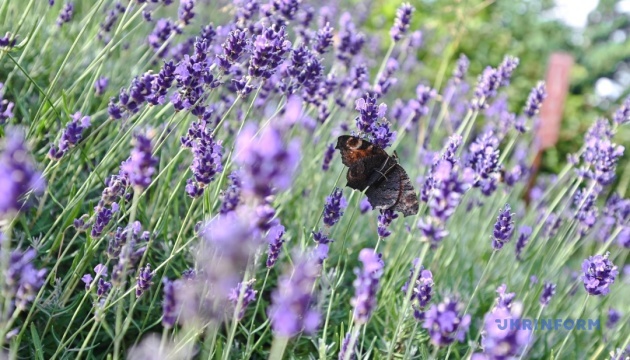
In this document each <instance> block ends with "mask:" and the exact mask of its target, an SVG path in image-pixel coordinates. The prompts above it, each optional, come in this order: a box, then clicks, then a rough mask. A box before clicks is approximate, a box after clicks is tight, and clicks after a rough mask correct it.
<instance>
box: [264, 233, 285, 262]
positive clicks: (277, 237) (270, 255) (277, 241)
mask: <svg viewBox="0 0 630 360" xmlns="http://www.w3.org/2000/svg"><path fill="white" fill-rule="evenodd" d="M283 235H284V226H282V225H279V224H278V225H275V226H273V227H272V228H271V229H269V231H268V232H267V242H268V243H269V249H268V250H267V263H266V265H267V268H272V267H273V266H274V265H275V264H276V261H278V256H280V250H282V244H284V239H283V238H282V236H283Z"/></svg>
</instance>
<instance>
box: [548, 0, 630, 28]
mask: <svg viewBox="0 0 630 360" xmlns="http://www.w3.org/2000/svg"><path fill="white" fill-rule="evenodd" d="M598 2H599V0H556V8H555V10H554V11H553V15H554V17H556V18H558V19H560V20H562V21H563V22H565V23H566V24H568V25H570V26H573V27H575V28H583V27H584V26H585V25H586V19H587V17H588V13H590V12H591V11H592V10H593V9H595V7H596V6H597V3H598ZM626 2H627V1H626Z"/></svg>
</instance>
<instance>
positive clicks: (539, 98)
mask: <svg viewBox="0 0 630 360" xmlns="http://www.w3.org/2000/svg"><path fill="white" fill-rule="evenodd" d="M546 97H547V88H546V87H545V82H544V81H540V82H538V84H536V86H535V87H534V88H533V89H532V91H531V92H530V93H529V96H528V97H527V103H526V104H525V108H524V109H523V114H525V116H527V117H529V118H533V117H534V116H536V114H538V111H539V110H540V107H541V105H542V102H543V101H544V100H545V98H546Z"/></svg>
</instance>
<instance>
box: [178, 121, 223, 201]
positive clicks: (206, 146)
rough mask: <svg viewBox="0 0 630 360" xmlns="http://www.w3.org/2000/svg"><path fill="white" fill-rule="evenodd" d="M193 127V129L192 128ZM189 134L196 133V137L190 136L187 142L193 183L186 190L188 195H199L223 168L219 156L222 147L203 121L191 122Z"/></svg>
mask: <svg viewBox="0 0 630 360" xmlns="http://www.w3.org/2000/svg"><path fill="white" fill-rule="evenodd" d="M192 128H194V129H192ZM188 133H189V134H193V133H194V134H196V135H198V137H196V138H195V137H192V136H190V137H189V139H188V142H187V144H189V145H190V146H191V147H192V153H193V162H192V164H191V165H190V170H191V171H192V173H193V176H194V184H191V185H192V186H191V187H190V188H189V189H188V190H190V191H188V190H187V191H186V192H187V193H188V195H189V196H190V197H193V198H195V197H199V196H200V195H201V194H202V193H203V190H204V189H205V188H206V186H208V185H209V184H210V183H211V182H212V181H213V180H214V177H215V175H216V174H218V173H220V172H221V171H222V170H223V164H222V163H221V158H222V155H223V147H222V146H221V143H220V142H217V141H215V140H214V138H213V137H212V131H211V130H210V129H209V128H208V127H207V126H206V123H205V122H203V121H200V122H193V123H192V125H191V129H189V130H188Z"/></svg>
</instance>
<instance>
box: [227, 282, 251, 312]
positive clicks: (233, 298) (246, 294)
mask: <svg viewBox="0 0 630 360" xmlns="http://www.w3.org/2000/svg"><path fill="white" fill-rule="evenodd" d="M255 283H256V279H251V280H249V281H248V282H246V283H245V284H243V283H238V284H237V285H236V287H235V288H233V289H232V290H230V294H229V295H228V299H229V300H230V302H232V305H234V306H237V305H238V298H239V296H240V294H241V291H243V297H242V299H241V307H240V308H239V309H240V310H239V312H238V319H239V320H241V319H243V316H245V310H247V306H248V305H249V304H250V303H252V302H253V301H255V300H256V294H257V293H258V291H256V290H254V284H255ZM243 286H245V289H243Z"/></svg>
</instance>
